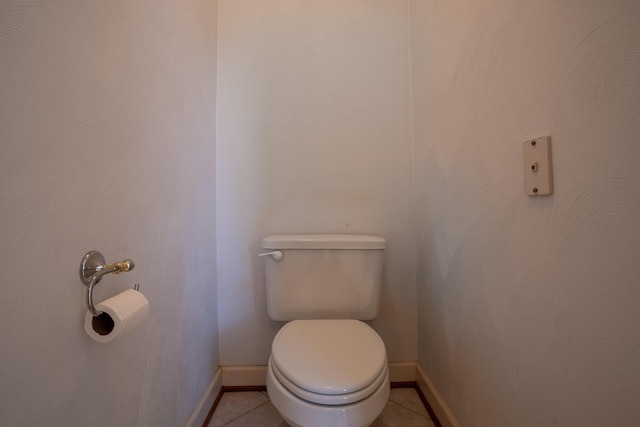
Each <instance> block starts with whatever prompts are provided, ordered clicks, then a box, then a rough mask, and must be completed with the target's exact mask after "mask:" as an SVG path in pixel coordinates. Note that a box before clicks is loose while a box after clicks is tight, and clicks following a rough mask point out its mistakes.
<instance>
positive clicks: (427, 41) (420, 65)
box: [411, 0, 640, 427]
mask: <svg viewBox="0 0 640 427" xmlns="http://www.w3.org/2000/svg"><path fill="white" fill-rule="evenodd" d="M411 28H412V59H413V62H412V63H413V74H412V75H413V100H414V136H415V145H416V160H415V163H416V183H417V185H416V189H417V205H418V218H419V220H418V225H419V229H418V231H419V251H418V263H417V265H418V268H419V270H418V295H419V301H418V311H419V321H418V328H419V361H420V364H421V366H422V367H424V368H425V370H426V372H428V374H429V375H430V376H431V377H432V378H433V380H434V382H435V384H436V386H437V388H438V389H439V390H440V391H441V392H442V394H443V396H444V398H445V400H446V401H447V402H448V403H449V405H450V406H451V407H452V409H453V411H454V413H455V414H456V415H457V417H458V418H459V420H460V421H461V424H462V425H465V426H492V427H498V426H519V427H522V426H554V425H557V426H577V425H588V426H596V425H617V426H622V425H624V426H629V425H638V424H640V406H638V402H637V396H638V395H639V394H640V365H639V364H638V360H640V329H638V325H639V324H640V310H638V307H639V306H640V292H639V290H638V289H639V288H638V285H639V283H640V262H639V261H640V258H639V255H640V144H638V137H639V135H640V3H638V2H637V1H610V0H598V1H591V2H582V1H568V0H563V1H556V0H554V1H546V0H545V1H538V2H525V1H497V0H490V1H483V2H476V1H453V2H452V1H428V2H426V1H417V0H416V1H412V2H411ZM545 134H550V135H551V136H552V144H553V148H552V151H553V163H554V176H555V194H554V195H552V196H549V197H541V198H532V197H526V196H524V195H523V190H522V179H523V178H522V154H521V145H520V144H521V142H522V141H525V140H527V139H530V138H533V137H537V136H540V135H545Z"/></svg>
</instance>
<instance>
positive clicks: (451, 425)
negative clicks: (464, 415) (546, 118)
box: [416, 364, 460, 427]
mask: <svg viewBox="0 0 640 427" xmlns="http://www.w3.org/2000/svg"><path fill="white" fill-rule="evenodd" d="M416 377H417V378H416V383H417V385H418V390H420V392H421V393H422V394H423V395H424V397H425V398H426V400H427V401H428V402H429V405H430V406H431V408H432V409H433V412H434V413H435V416H436V417H437V418H438V420H439V421H440V424H441V425H442V427H460V423H458V420H457V419H456V417H455V416H454V415H453V412H451V409H450V408H449V406H448V405H447V402H445V401H444V399H443V398H442V396H441V395H440V393H438V390H437V389H436V388H435V386H434V385H433V383H432V382H431V380H430V379H429V377H428V376H427V374H426V373H425V372H424V370H423V369H422V368H421V367H420V365H418V364H416Z"/></svg>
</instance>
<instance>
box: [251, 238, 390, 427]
mask: <svg viewBox="0 0 640 427" xmlns="http://www.w3.org/2000/svg"><path fill="white" fill-rule="evenodd" d="M262 248H263V249H264V252H263V253H261V254H260V256H263V257H264V260H265V261H264V262H265V278H266V296H267V310H268V313H269V317H271V318H272V319H274V320H278V321H284V322H287V323H285V324H284V325H283V326H282V328H281V329H280V330H279V331H278V333H277V334H276V336H275V338H274V340H273V343H272V346H271V356H270V358H269V364H268V367H267V391H268V393H269V398H270V399H271V401H272V403H273V405H274V406H275V407H276V409H277V410H278V411H279V412H280V415H281V416H282V417H283V418H284V419H285V420H286V421H287V422H288V423H289V424H290V425H291V426H293V427H326V426H332V427H365V426H369V425H370V424H371V423H373V421H374V420H375V419H376V418H377V417H378V415H379V414H380V413H381V412H382V410H383V409H384V407H385V405H386V403H387V400H388V398H389V372H388V364H387V353H386V348H385V345H384V342H383V341H382V339H381V338H380V336H379V335H378V334H377V333H376V331H374V330H373V329H372V328H371V327H370V326H369V325H367V324H366V323H365V322H364V321H365V320H372V319H373V318H375V317H376V315H377V313H378V305H379V301H380V290H381V284H382V262H383V251H384V248H385V239H383V238H382V237H378V236H364V235H345V234H305V235H277V236H268V237H265V238H264V239H263V240H262Z"/></svg>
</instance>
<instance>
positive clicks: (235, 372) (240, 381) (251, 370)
mask: <svg viewBox="0 0 640 427" xmlns="http://www.w3.org/2000/svg"><path fill="white" fill-rule="evenodd" d="M221 369H222V385H223V386H224V387H241V386H245V387H247V386H249V387H251V386H253V387H256V386H257V387H263V386H265V385H266V384H267V367H266V366H262V365H259V366H222V367H221ZM389 377H390V378H391V382H408V381H416V362H389Z"/></svg>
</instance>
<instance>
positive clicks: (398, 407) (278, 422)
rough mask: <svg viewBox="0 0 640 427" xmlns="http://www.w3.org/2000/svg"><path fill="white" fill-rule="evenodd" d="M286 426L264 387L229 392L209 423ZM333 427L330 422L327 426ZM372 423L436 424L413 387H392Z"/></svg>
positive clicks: (214, 426)
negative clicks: (384, 405) (385, 404)
mask: <svg viewBox="0 0 640 427" xmlns="http://www.w3.org/2000/svg"><path fill="white" fill-rule="evenodd" d="M222 426H225V427H287V426H288V424H287V423H286V422H285V421H284V420H283V419H282V417H281V416H280V414H279V413H278V411H277V410H276V408H275V407H274V406H273V404H272V403H271V401H270V400H269V396H268V395H267V392H264V391H242V392H237V391H234V392H226V393H224V394H223V395H222V398H221V399H220V403H219V404H218V407H217V408H216V410H215V412H214V413H213V418H212V419H211V421H210V422H209V425H208V427H222ZM327 427H330V426H327ZM372 427H435V424H434V423H433V421H431V419H430V418H429V414H428V413H427V410H426V409H425V407H424V406H423V405H422V401H421V400H420V397H418V393H416V391H415V390H414V389H413V388H394V389H391V396H390V397H389V403H387V406H386V407H385V408H384V410H383V411H382V413H381V414H380V416H379V417H378V418H377V419H376V420H375V422H374V423H373V425H372Z"/></svg>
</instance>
